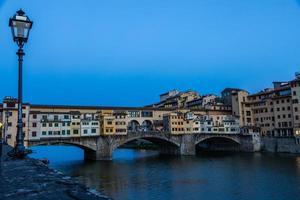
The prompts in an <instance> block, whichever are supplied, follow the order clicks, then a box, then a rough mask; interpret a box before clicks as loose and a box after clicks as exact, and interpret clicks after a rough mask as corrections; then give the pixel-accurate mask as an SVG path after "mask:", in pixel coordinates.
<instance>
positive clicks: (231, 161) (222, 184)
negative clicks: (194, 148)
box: [33, 146, 300, 200]
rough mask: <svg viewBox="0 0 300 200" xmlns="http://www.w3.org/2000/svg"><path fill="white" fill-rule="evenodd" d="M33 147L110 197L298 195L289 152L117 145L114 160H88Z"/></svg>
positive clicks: (76, 152)
mask: <svg viewBox="0 0 300 200" xmlns="http://www.w3.org/2000/svg"><path fill="white" fill-rule="evenodd" d="M34 150H36V154H33V156H34V157H39V158H42V157H47V158H48V159H50V161H51V164H50V165H51V166H52V167H54V168H57V169H59V170H62V171H63V172H65V173H67V174H69V175H72V176H76V177H78V179H79V180H80V181H81V182H83V183H85V184H87V185H88V186H91V187H95V188H97V189H98V190H100V191H103V192H104V193H105V194H107V195H109V196H111V197H113V198H115V199H134V200H135V199H145V200H147V199H150V200H152V199H180V200H182V199H220V200H221V199H222V200H223V199H230V200H234V199H245V200H248V199H249V200H250V199H272V200H273V199H280V200H282V199H299V198H298V194H299V192H300V188H299V186H300V174H299V169H300V157H297V156H292V155H275V154H259V153H256V154H247V153H245V154H237V153H235V154H232V153H201V154H200V155H198V156H197V157H182V158H178V157H161V156H159V155H158V154H157V152H155V151H137V150H128V149H120V150H117V151H116V152H115V153H114V155H113V158H114V160H113V161H105V162H104V161H99V162H91V161H89V162H87V161H83V160H82V159H83V153H82V151H81V150H80V149H77V148H75V147H70V146H67V147H66V146H59V147H47V146H45V147H36V148H34ZM61 152H64V153H61Z"/></svg>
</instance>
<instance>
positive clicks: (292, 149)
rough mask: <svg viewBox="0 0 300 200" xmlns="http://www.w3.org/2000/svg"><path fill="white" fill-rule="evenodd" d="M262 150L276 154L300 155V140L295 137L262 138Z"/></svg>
mask: <svg viewBox="0 0 300 200" xmlns="http://www.w3.org/2000/svg"><path fill="white" fill-rule="evenodd" d="M261 141H262V145H261V150H262V151H266V152H274V153H300V138H295V137H281V138H274V137H262V138H261Z"/></svg>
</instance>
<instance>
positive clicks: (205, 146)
mask: <svg viewBox="0 0 300 200" xmlns="http://www.w3.org/2000/svg"><path fill="white" fill-rule="evenodd" d="M202 151H215V152H220V151H222V152H224V151H227V152H237V151H240V143H239V142H238V141H236V140H234V139H232V138H228V137H210V138H205V139H203V140H201V141H199V142H198V143H197V144H196V152H197V153H199V152H202Z"/></svg>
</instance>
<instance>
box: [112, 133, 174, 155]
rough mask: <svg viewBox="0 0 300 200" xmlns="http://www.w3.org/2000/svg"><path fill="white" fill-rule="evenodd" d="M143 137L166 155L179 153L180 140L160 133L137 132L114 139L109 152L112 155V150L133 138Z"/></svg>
mask: <svg viewBox="0 0 300 200" xmlns="http://www.w3.org/2000/svg"><path fill="white" fill-rule="evenodd" d="M138 139H143V140H146V141H149V142H151V143H153V144H155V145H156V146H157V147H158V151H159V152H160V154H168V155H179V154H180V142H178V141H175V140H173V139H171V138H168V137H166V136H160V135H153V134H152V135H150V134H149V135H147V134H141V133H137V134H136V135H135V136H131V137H128V138H123V139H120V140H118V141H114V142H113V143H112V144H111V148H110V154H111V155H112V154H113V152H114V151H115V150H116V149H117V148H119V147H121V146H122V145H124V144H127V143H129V142H132V141H134V140H138Z"/></svg>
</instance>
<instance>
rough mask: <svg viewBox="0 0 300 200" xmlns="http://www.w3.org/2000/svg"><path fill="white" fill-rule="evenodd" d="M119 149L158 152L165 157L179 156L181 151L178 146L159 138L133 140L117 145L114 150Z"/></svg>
mask: <svg viewBox="0 0 300 200" xmlns="http://www.w3.org/2000/svg"><path fill="white" fill-rule="evenodd" d="M119 148H132V149H144V150H157V151H159V153H160V154H163V155H178V154H179V151H180V146H179V145H178V144H176V143H175V142H172V141H169V140H167V139H164V138H159V137H140V138H132V139H129V140H126V141H123V142H121V143H119V144H117V145H116V146H115V147H114V149H113V150H115V149H119Z"/></svg>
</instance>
